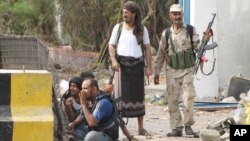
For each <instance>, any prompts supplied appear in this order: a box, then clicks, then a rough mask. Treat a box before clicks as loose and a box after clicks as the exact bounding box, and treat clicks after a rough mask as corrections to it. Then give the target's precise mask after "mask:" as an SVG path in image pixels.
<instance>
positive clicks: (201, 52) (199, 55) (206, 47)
mask: <svg viewBox="0 0 250 141" xmlns="http://www.w3.org/2000/svg"><path fill="white" fill-rule="evenodd" d="M212 15H213V19H212V21H211V22H209V24H208V27H207V29H206V32H205V33H209V32H210V30H211V29H212V25H213V22H214V19H215V16H216V13H213V14H212ZM207 43H208V41H206V40H205V35H203V37H202V42H201V46H200V49H199V51H198V53H197V56H196V62H195V71H194V74H195V75H196V74H197V72H198V69H199V66H200V63H201V61H202V60H201V58H202V56H203V55H204V53H205V51H206V50H210V49H214V48H215V47H217V46H218V45H217V43H216V42H213V43H212V44H210V45H207Z"/></svg>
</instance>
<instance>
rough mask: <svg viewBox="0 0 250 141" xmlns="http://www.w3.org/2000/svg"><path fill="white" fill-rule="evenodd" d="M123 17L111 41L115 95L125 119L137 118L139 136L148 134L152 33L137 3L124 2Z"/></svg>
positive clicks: (110, 50)
mask: <svg viewBox="0 0 250 141" xmlns="http://www.w3.org/2000/svg"><path fill="white" fill-rule="evenodd" d="M122 15H123V22H122V23H120V24H117V25H115V27H114V28H113V31H112V35H111V38H110V41H109V55H110V58H111V61H112V68H113V69H114V70H115V84H114V92H115V93H114V94H115V97H116V98H121V100H120V102H119V104H118V108H119V109H120V110H122V111H123V112H124V114H125V115H124V116H127V117H131V118H132V117H137V118H138V132H139V134H140V135H148V132H147V131H146V130H145V129H144V125H143V117H144V115H145V103H144V94H145V93H144V73H145V74H146V75H147V76H149V75H151V74H152V63H151V51H150V40H149V35H148V30H147V28H146V27H145V26H143V25H142V23H141V11H140V7H139V5H138V4H137V3H135V2H133V1H128V2H126V3H124V5H123V8H122ZM144 68H145V72H144Z"/></svg>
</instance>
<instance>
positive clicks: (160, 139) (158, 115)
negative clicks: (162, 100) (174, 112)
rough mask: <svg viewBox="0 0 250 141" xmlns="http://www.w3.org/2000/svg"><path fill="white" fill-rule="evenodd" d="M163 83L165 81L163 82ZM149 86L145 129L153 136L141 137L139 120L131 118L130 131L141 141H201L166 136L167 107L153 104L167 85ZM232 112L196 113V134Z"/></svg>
mask: <svg viewBox="0 0 250 141" xmlns="http://www.w3.org/2000/svg"><path fill="white" fill-rule="evenodd" d="M162 81H163V80H162ZM150 83H151V85H149V86H147V87H146V88H145V89H146V90H145V91H146V96H145V97H146V115H145V117H144V122H145V123H144V124H145V128H146V129H147V130H148V132H149V133H150V134H151V136H150V137H145V136H139V135H138V130H137V129H138V126H137V119H136V118H130V119H129V122H128V125H127V127H128V129H129V131H130V132H131V133H132V134H133V135H135V137H136V138H137V139H139V140H140V141H199V140H201V139H199V138H190V137H178V138H176V137H167V136H166V134H167V133H168V132H170V131H171V130H170V125H169V114H168V110H167V106H166V105H161V106H159V104H155V103H154V104H152V103H151V102H152V100H154V97H155V96H156V95H157V96H158V97H159V96H161V95H163V94H164V92H165V84H164V82H162V84H161V85H158V86H155V85H154V84H153V82H150ZM230 111H231V110H219V111H213V112H209V111H195V113H194V114H195V120H196V123H195V125H194V126H192V128H193V130H194V131H195V132H199V131H200V130H202V129H205V128H206V127H207V125H208V124H209V123H212V122H215V121H218V120H219V119H221V118H223V117H226V116H227V115H228V114H229V112H230ZM122 141H127V139H126V137H125V136H124V135H123V136H122Z"/></svg>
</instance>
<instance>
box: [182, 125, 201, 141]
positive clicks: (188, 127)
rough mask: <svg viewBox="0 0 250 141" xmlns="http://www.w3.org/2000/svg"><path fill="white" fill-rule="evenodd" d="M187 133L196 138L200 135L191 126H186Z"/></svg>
mask: <svg viewBox="0 0 250 141" xmlns="http://www.w3.org/2000/svg"><path fill="white" fill-rule="evenodd" d="M185 133H186V135H192V136H193V137H194V138H198V137H199V136H198V135H197V134H196V133H195V132H194V131H193V129H192V128H191V126H185Z"/></svg>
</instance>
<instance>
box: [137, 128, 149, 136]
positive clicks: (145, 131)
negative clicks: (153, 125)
mask: <svg viewBox="0 0 250 141" xmlns="http://www.w3.org/2000/svg"><path fill="white" fill-rule="evenodd" d="M139 135H142V136H150V134H149V133H148V131H147V130H146V129H141V130H140V131H139Z"/></svg>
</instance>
